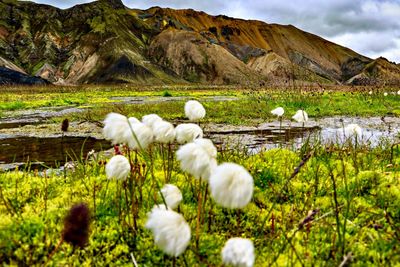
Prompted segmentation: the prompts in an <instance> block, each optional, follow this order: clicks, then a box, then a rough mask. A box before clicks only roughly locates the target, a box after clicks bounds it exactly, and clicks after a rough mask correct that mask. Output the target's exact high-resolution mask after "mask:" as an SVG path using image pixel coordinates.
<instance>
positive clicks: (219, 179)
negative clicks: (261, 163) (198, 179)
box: [209, 163, 254, 209]
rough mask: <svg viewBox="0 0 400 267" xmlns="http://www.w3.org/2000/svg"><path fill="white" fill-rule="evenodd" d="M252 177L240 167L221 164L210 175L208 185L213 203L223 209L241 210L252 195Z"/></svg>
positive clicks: (233, 164) (232, 164) (231, 164)
mask: <svg viewBox="0 0 400 267" xmlns="http://www.w3.org/2000/svg"><path fill="white" fill-rule="evenodd" d="M253 183H254V182H253V177H252V176H251V175H250V174H249V173H248V171H247V170H246V169H245V168H243V167H242V166H240V165H238V164H235V163H223V164H221V165H219V166H218V167H217V168H215V169H214V171H213V172H212V174H211V177H210V180H209V184H210V191H211V196H212V197H213V198H214V200H215V202H217V203H218V204H219V205H221V206H222V207H225V208H231V209H235V208H238V209H240V208H243V207H244V206H246V205H247V204H248V203H249V202H250V200H251V197H252V195H253V187H254V185H253Z"/></svg>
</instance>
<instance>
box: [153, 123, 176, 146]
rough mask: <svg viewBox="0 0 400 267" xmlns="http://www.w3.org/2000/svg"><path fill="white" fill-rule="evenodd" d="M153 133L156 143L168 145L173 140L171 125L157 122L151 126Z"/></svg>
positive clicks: (172, 127)
mask: <svg viewBox="0 0 400 267" xmlns="http://www.w3.org/2000/svg"><path fill="white" fill-rule="evenodd" d="M153 133H154V137H155V141H156V142H160V143H164V144H168V143H172V142H173V141H174V140H175V136H176V133H175V129H174V126H173V125H172V123H169V122H167V121H157V122H155V123H154V124H153Z"/></svg>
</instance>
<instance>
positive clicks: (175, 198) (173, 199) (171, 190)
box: [161, 184, 182, 210]
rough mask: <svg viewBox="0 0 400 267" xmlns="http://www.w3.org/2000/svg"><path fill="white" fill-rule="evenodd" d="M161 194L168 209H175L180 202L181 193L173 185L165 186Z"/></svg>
mask: <svg viewBox="0 0 400 267" xmlns="http://www.w3.org/2000/svg"><path fill="white" fill-rule="evenodd" d="M161 194H162V195H163V197H164V199H165V202H166V203H167V206H168V208H170V209H173V210H174V209H176V208H177V207H178V205H179V203H181V201H182V193H181V191H180V190H179V188H178V187H176V186H175V185H173V184H166V185H164V187H163V188H162V189H161Z"/></svg>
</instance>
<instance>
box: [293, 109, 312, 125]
mask: <svg viewBox="0 0 400 267" xmlns="http://www.w3.org/2000/svg"><path fill="white" fill-rule="evenodd" d="M292 118H293V119H294V120H295V121H297V122H303V123H304V122H307V121H308V114H307V112H305V111H304V110H301V109H300V110H298V111H297V112H296V114H294V115H293V117H292Z"/></svg>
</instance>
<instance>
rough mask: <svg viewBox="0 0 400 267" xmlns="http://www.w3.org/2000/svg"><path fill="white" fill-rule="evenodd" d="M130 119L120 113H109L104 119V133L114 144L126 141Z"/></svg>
mask: <svg viewBox="0 0 400 267" xmlns="http://www.w3.org/2000/svg"><path fill="white" fill-rule="evenodd" d="M127 122H128V119H127V117H125V116H124V115H121V114H119V113H113V112H112V113H109V114H107V116H106V118H105V120H104V128H103V135H104V138H105V139H106V140H110V141H111V142H112V143H113V144H114V145H116V144H120V143H124V131H125V130H126V127H127Z"/></svg>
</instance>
